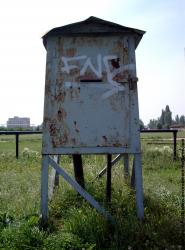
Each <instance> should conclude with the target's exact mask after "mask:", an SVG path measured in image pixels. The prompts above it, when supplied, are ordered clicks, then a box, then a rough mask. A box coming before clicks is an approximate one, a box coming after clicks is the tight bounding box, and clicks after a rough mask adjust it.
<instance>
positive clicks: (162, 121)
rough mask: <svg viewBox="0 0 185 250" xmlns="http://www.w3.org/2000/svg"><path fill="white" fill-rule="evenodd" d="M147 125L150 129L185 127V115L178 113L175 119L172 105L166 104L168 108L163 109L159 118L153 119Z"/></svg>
mask: <svg viewBox="0 0 185 250" xmlns="http://www.w3.org/2000/svg"><path fill="white" fill-rule="evenodd" d="M147 126H148V128H150V129H169V128H170V127H171V126H177V127H185V116H184V115H181V116H179V115H176V116H175V120H173V119H172V112H171V110H170V107H169V106H168V105H166V108H165V109H162V111H161V116H160V117H159V118H157V119H151V120H150V121H149V123H148V125H147Z"/></svg>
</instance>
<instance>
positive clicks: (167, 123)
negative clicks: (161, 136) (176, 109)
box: [163, 105, 172, 128]
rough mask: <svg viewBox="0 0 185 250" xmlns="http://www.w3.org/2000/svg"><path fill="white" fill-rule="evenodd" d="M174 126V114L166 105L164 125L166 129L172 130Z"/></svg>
mask: <svg viewBox="0 0 185 250" xmlns="http://www.w3.org/2000/svg"><path fill="white" fill-rule="evenodd" d="M171 124H172V112H171V111H170V108H169V106H168V105H166V108H165V113H164V125H163V127H165V128H170V126H171Z"/></svg>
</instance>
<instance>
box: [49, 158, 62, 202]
mask: <svg viewBox="0 0 185 250" xmlns="http://www.w3.org/2000/svg"><path fill="white" fill-rule="evenodd" d="M53 160H54V161H55V162H56V163H57V164H59V162H60V156H59V155H54V156H53ZM56 187H59V174H58V173H57V171H56V170H55V169H54V168H52V169H51V174H50V183H49V200H51V199H52V196H53V194H54V190H55V188H56Z"/></svg>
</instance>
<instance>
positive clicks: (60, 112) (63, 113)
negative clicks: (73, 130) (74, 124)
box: [57, 108, 67, 121]
mask: <svg viewBox="0 0 185 250" xmlns="http://www.w3.org/2000/svg"><path fill="white" fill-rule="evenodd" d="M66 116H67V113H66V111H65V110H64V109H63V108H60V109H59V110H58V114H57V117H58V120H59V121H63V120H64V119H65V118H66Z"/></svg>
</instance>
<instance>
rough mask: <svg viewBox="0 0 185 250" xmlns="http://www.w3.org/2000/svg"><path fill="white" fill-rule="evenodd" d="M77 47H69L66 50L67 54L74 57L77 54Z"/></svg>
mask: <svg viewBox="0 0 185 250" xmlns="http://www.w3.org/2000/svg"><path fill="white" fill-rule="evenodd" d="M76 50H77V49H76V48H69V49H66V51H65V56H68V57H72V56H74V55H75V54H76Z"/></svg>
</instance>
